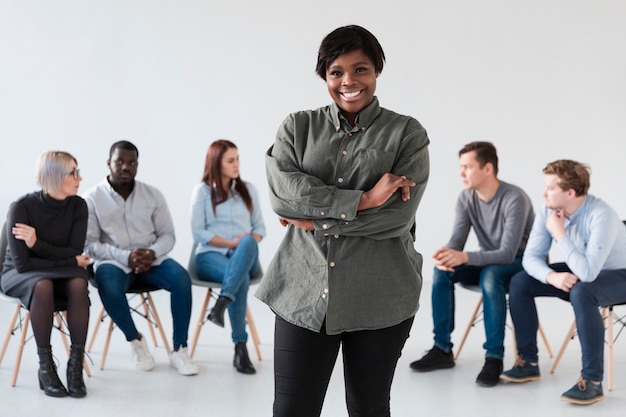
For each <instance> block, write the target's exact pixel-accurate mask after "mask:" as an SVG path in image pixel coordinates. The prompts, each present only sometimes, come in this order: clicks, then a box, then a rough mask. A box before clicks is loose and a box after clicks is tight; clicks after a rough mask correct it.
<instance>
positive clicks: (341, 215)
mask: <svg viewBox="0 0 626 417" xmlns="http://www.w3.org/2000/svg"><path fill="white" fill-rule="evenodd" d="M339 217H341V218H342V219H345V218H346V217H347V216H346V213H341V214H340V215H339Z"/></svg>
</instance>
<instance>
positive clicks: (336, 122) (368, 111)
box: [330, 96, 380, 132]
mask: <svg viewBox="0 0 626 417" xmlns="http://www.w3.org/2000/svg"><path fill="white" fill-rule="evenodd" d="M379 113H380V104H379V103H378V97H376V96H374V100H372V102H371V103H370V105H369V106H367V107H366V108H364V109H363V110H361V112H360V113H359V114H358V115H357V117H356V123H355V125H354V127H355V128H358V129H361V130H366V129H368V128H369V126H370V125H371V124H372V122H373V121H374V120H375V119H376V117H377V116H378V114H379ZM330 117H331V119H332V122H333V126H335V131H336V132H339V129H341V120H342V119H343V116H342V115H341V109H340V108H339V106H338V105H337V103H335V102H333V103H332V104H331V105H330Z"/></svg>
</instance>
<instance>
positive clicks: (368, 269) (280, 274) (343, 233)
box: [256, 98, 429, 334]
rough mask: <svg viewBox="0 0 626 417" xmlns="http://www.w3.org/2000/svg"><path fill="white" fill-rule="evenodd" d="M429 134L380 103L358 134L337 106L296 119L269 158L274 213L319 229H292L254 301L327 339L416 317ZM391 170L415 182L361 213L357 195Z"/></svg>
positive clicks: (362, 117) (365, 114) (360, 122)
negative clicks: (406, 192) (419, 221)
mask: <svg viewBox="0 0 626 417" xmlns="http://www.w3.org/2000/svg"><path fill="white" fill-rule="evenodd" d="M428 144H429V140H428V136H427V134H426V130H425V129H424V128H423V127H422V126H421V125H420V123H419V122H418V121H417V120H415V119H413V118H412V117H409V116H403V115H399V114H396V113H394V112H392V111H389V110H386V109H384V108H381V107H380V106H379V104H378V99H377V98H374V101H373V102H372V104H370V105H369V106H368V107H367V108H365V109H364V110H363V111H361V113H360V114H359V115H358V117H357V119H356V123H355V126H354V127H350V126H349V124H348V123H347V122H346V121H345V119H343V118H342V117H341V115H340V111H339V108H338V106H337V105H336V104H334V103H333V104H331V105H329V106H326V107H322V108H319V109H317V110H311V111H302V112H297V113H293V114H291V115H290V116H288V117H287V119H286V120H285V121H284V122H283V124H282V126H281V127H280V128H279V130H278V133H277V137H276V141H275V143H274V145H273V146H272V147H271V148H270V149H269V150H268V151H267V154H266V169H267V177H268V182H269V188H270V200H271V204H272V208H273V210H274V211H275V212H276V213H277V214H278V215H279V216H282V217H285V218H290V219H312V220H313V223H314V225H315V231H314V232H310V231H308V232H307V231H303V230H301V229H299V228H297V227H295V226H291V225H290V226H288V227H287V230H286V233H285V236H284V239H283V241H282V243H281V245H280V246H279V248H278V250H277V252H276V254H275V256H274V258H273V260H272V262H271V263H270V265H269V267H268V269H267V271H266V272H265V276H264V279H263V282H262V283H261V285H260V287H259V289H258V290H257V292H256V296H257V297H258V298H259V299H261V300H262V301H263V302H265V303H266V304H267V305H269V307H270V308H271V309H272V310H273V311H274V312H275V313H276V314H278V315H279V316H280V317H282V318H284V319H285V320H287V321H288V322H290V323H292V324H295V325H297V326H300V327H304V328H306V329H310V330H314V331H319V330H320V328H321V326H322V323H323V321H324V320H326V331H327V333H328V334H338V333H341V332H344V331H356V330H366V329H369V330H373V329H380V328H385V327H390V326H393V325H396V324H398V323H400V322H402V321H404V320H406V319H408V318H410V317H411V316H413V315H414V314H415V312H416V311H417V308H418V301H419V295H420V290H421V284H422V277H421V267H422V256H421V255H420V254H419V253H418V252H417V251H416V250H415V248H414V241H415V232H416V231H415V212H416V210H417V206H418V204H419V202H420V199H421V197H422V194H423V192H424V189H425V187H426V182H427V180H428V174H429V157H428ZM387 172H391V173H392V174H395V175H399V176H401V175H404V176H406V177H407V178H408V179H410V180H412V181H414V182H415V183H416V186H414V187H412V188H411V189H410V193H411V198H410V200H408V201H402V197H401V191H400V190H397V191H396V192H395V193H394V194H393V196H392V197H391V198H390V199H389V200H387V202H386V203H385V204H383V205H382V206H380V207H376V208H372V209H367V210H363V211H357V207H358V204H359V200H360V198H361V194H362V193H363V192H364V191H368V190H370V189H371V188H372V187H374V185H375V184H376V183H377V182H378V180H379V179H380V178H381V177H382V176H383V174H385V173H387Z"/></svg>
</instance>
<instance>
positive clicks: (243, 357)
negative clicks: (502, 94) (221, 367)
mask: <svg viewBox="0 0 626 417" xmlns="http://www.w3.org/2000/svg"><path fill="white" fill-rule="evenodd" d="M233 365H234V366H235V368H237V372H241V373H242V374H247V375H252V374H255V373H256V369H254V365H252V362H251V361H250V356H248V348H247V347H246V343H245V342H239V343H237V344H235V359H233Z"/></svg>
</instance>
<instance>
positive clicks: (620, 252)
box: [522, 195, 626, 283]
mask: <svg viewBox="0 0 626 417" xmlns="http://www.w3.org/2000/svg"><path fill="white" fill-rule="evenodd" d="M551 214H552V210H551V209H548V208H546V206H545V205H544V206H543V207H542V209H541V210H539V213H537V217H536V218H535V223H534V224H533V228H532V230H531V232H530V237H529V239H528V243H527V245H526V251H525V252H524V259H523V261H522V262H523V266H524V269H525V270H526V272H528V274H529V275H531V276H532V277H534V278H535V279H537V280H539V281H541V282H543V283H547V281H546V278H547V276H548V274H550V273H551V272H553V270H552V269H551V268H550V267H549V266H548V263H547V261H546V260H547V257H548V252H549V251H550V247H551V245H552V241H553V237H552V235H551V234H550V232H549V231H548V229H547V228H546V221H547V219H548V217H549V216H550V215H551ZM565 232H566V233H567V236H566V237H564V238H562V239H561V240H560V241H558V242H557V243H555V245H556V248H557V249H558V250H559V251H560V252H561V254H562V256H563V257H564V259H565V263H566V264H567V266H568V268H569V269H570V270H571V271H572V273H573V274H574V275H576V276H577V277H578V279H580V280H581V281H582V282H591V281H593V280H595V279H596V277H597V276H598V274H599V273H600V271H602V270H615V269H626V227H624V224H623V223H622V221H621V220H620V219H619V217H618V216H617V213H615V211H614V210H613V209H612V208H611V207H610V206H609V205H608V204H607V203H605V202H604V201H602V200H600V199H599V198H596V197H594V196H592V195H587V196H586V197H585V201H584V202H583V204H582V205H581V206H580V207H579V208H578V209H577V210H576V211H575V212H574V214H572V216H571V217H570V218H569V219H568V218H566V219H565Z"/></svg>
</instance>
